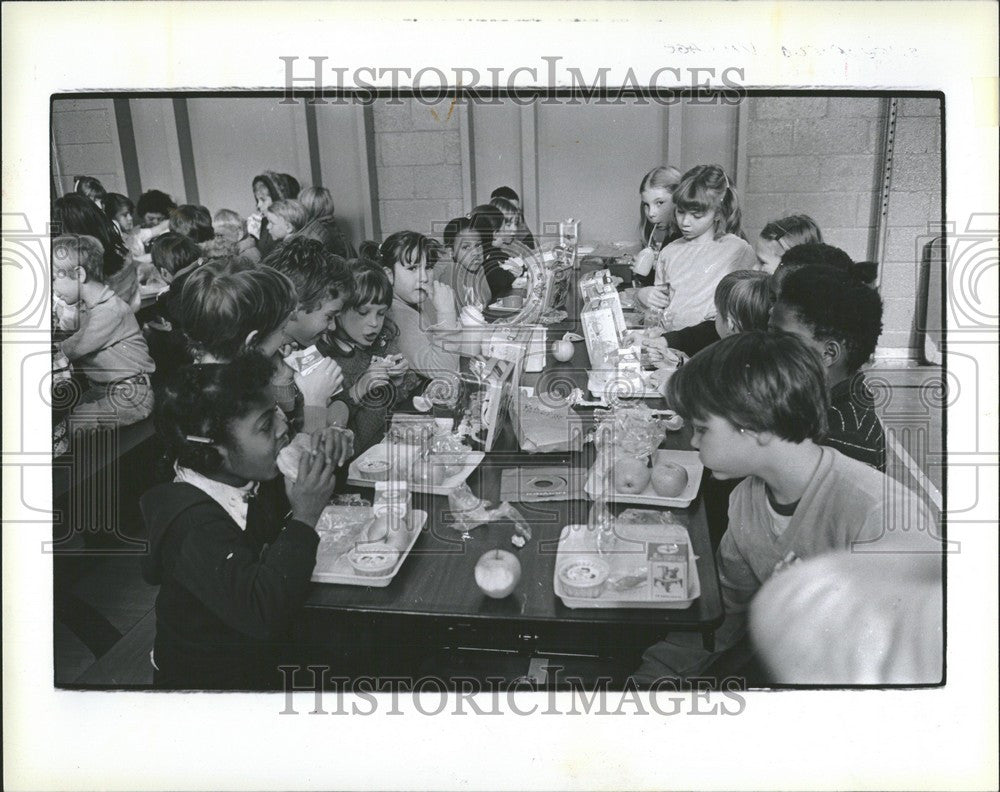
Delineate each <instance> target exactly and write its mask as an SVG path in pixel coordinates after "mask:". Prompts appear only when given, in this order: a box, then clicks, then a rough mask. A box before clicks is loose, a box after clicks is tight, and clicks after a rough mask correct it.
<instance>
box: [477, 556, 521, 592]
mask: <svg viewBox="0 0 1000 792" xmlns="http://www.w3.org/2000/svg"><path fill="white" fill-rule="evenodd" d="M520 579H521V562H520V561H518V560H517V556H516V555H514V554H513V553H511V552H509V551H507V550H500V549H499V548H498V549H496V550H490V551H489V552H488V553H484V554H483V556H482V558H480V559H479V561H477V562H476V585H477V586H479V588H480V589H482V592H483V594H485V595H486V596H487V597H493V599H503V598H504V597H506V596H507V595H508V594H510V593H511V592H512V591H513V590H514V587H515V586H516V585H517V581H519V580H520Z"/></svg>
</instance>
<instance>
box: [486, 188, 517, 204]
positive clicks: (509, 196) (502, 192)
mask: <svg viewBox="0 0 1000 792" xmlns="http://www.w3.org/2000/svg"><path fill="white" fill-rule="evenodd" d="M494 198H505V199H506V200H508V201H517V202H518V203H521V196H519V195H518V194H517V192H515V191H514V188H513V187H497V188H496V189H495V190H494V191H493V192H491V193H490V201H492V200H493V199H494Z"/></svg>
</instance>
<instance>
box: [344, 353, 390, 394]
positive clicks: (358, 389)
mask: <svg viewBox="0 0 1000 792" xmlns="http://www.w3.org/2000/svg"><path fill="white" fill-rule="evenodd" d="M389 379H390V377H389V366H388V365H387V364H386V362H385V360H373V361H372V363H371V365H370V366H369V367H368V370H367V371H366V372H365V373H364V374H362V375H361V376H360V377H358V381H357V382H355V383H354V387H353V388H352V390H353V392H354V401H361V400H362V399H363V398H364V397H365V396H367V395H368V394H369V393H370V392H371V391H373V390H375V389H377V388H383V387H386V386H387V385H388V384H389Z"/></svg>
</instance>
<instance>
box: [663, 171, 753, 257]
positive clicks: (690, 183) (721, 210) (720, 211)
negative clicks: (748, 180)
mask: <svg viewBox="0 0 1000 792" xmlns="http://www.w3.org/2000/svg"><path fill="white" fill-rule="evenodd" d="M674 206H676V207H677V208H678V209H680V210H681V211H682V212H715V238H716V239H718V238H719V237H721V236H722V235H723V234H736V235H737V236H739V235H740V234H741V233H742V231H741V228H740V217H741V215H740V205H739V200H738V199H737V197H736V190H734V189H733V186H732V183H731V182H730V181H729V177H728V176H726V172H725V171H724V170H723V169H722V167H721V166H719V165H696V166H695V167H693V168H691V170H689V171H688V172H687V173H685V174H684V176H683V177H682V178H681V180H680V183H679V184H678V185H677V188H676V189H675V190H674Z"/></svg>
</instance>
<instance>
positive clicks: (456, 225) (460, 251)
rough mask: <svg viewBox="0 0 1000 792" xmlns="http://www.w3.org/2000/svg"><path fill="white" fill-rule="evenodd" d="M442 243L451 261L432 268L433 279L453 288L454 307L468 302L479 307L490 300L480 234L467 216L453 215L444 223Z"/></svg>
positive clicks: (485, 304) (491, 298)
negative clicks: (453, 216) (446, 223)
mask: <svg viewBox="0 0 1000 792" xmlns="http://www.w3.org/2000/svg"><path fill="white" fill-rule="evenodd" d="M444 245H445V247H446V248H447V249H448V250H450V251H451V261H449V262H445V263H443V264H439V265H438V266H437V267H435V269H434V280H435V281H437V282H438V283H445V284H447V285H448V286H450V287H451V289H452V291H454V292H455V308H456V310H458V311H461V310H462V308H464V307H465V306H467V305H476V306H478V307H479V308H480V309H482V308H484V307H485V306H487V305H489V304H490V303H491V302H493V297H492V295H491V293H490V287H489V283H488V282H487V280H486V273H485V272H483V242H482V237H481V236H480V234H479V232H478V231H476V229H475V228H473V227H472V221H471V220H470V219H469V218H467V217H456V218H455V219H454V220H450V221H449V222H448V225H446V226H445V227H444Z"/></svg>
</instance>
